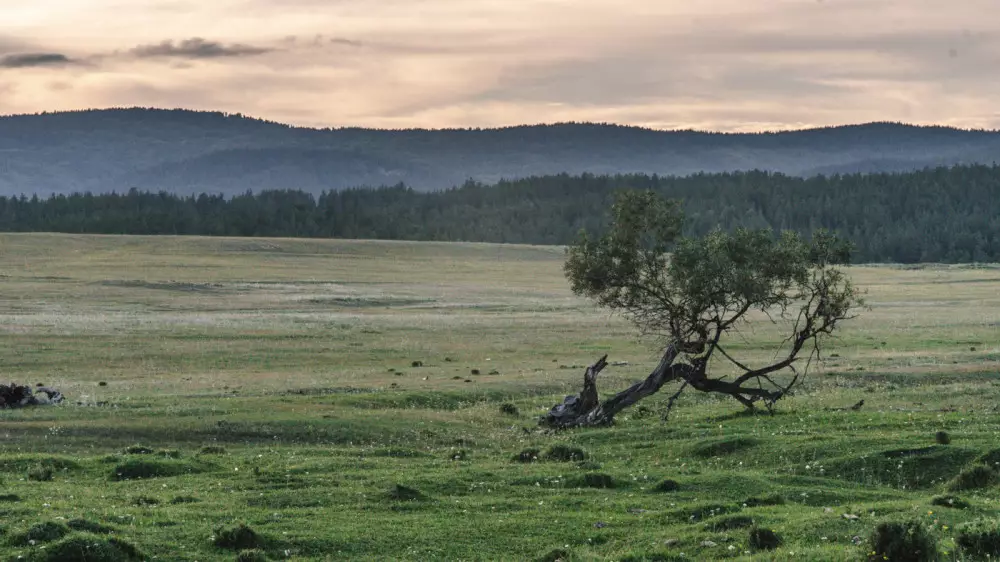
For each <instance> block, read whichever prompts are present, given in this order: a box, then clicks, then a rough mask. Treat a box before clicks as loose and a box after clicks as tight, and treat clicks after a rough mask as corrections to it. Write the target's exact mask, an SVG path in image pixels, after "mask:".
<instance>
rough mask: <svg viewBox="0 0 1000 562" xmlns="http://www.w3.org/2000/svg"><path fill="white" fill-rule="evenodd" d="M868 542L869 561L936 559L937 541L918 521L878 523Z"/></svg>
mask: <svg viewBox="0 0 1000 562" xmlns="http://www.w3.org/2000/svg"><path fill="white" fill-rule="evenodd" d="M868 542H869V556H868V560H870V561H871V562H876V561H884V560H892V561H893V562H933V561H935V560H937V559H938V553H937V541H936V540H935V539H934V537H933V536H932V535H931V534H930V533H928V532H927V529H925V528H924V526H923V524H922V523H921V522H920V521H908V522H905V523H899V522H885V523H879V525H878V526H877V527H875V531H874V532H873V533H872V535H871V537H870V538H869V541H868Z"/></svg>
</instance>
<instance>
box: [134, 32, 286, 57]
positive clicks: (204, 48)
mask: <svg viewBox="0 0 1000 562" xmlns="http://www.w3.org/2000/svg"><path fill="white" fill-rule="evenodd" d="M273 50H274V49H272V48H267V47H255V46H252V45H244V44H242V43H233V44H230V45H225V44H223V43H219V42H216V41H208V40H205V39H202V38H201V37H194V38H192V39H184V40H182V41H178V42H176V43H175V42H173V41H163V42H162V43H158V44H155V45H139V46H138V47H135V48H133V49H131V50H129V54H131V55H132V56H134V57H138V58H183V59H215V58H225V57H246V56H253V55H262V54H264V53H268V52H271V51H273Z"/></svg>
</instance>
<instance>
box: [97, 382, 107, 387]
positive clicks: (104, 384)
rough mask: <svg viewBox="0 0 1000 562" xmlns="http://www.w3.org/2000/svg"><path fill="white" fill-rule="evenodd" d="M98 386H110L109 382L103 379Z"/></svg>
mask: <svg viewBox="0 0 1000 562" xmlns="http://www.w3.org/2000/svg"><path fill="white" fill-rule="evenodd" d="M97 386H108V383H106V382H104V381H101V382H99V383H97Z"/></svg>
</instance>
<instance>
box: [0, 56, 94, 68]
mask: <svg viewBox="0 0 1000 562" xmlns="http://www.w3.org/2000/svg"><path fill="white" fill-rule="evenodd" d="M75 62H76V61H74V60H72V59H70V58H69V57H67V56H66V55H64V54H62V53H16V54H12V55H5V56H3V57H0V68H33V67H47V66H65V65H69V64H75Z"/></svg>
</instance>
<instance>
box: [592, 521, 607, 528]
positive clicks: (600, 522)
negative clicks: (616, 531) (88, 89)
mask: <svg viewBox="0 0 1000 562" xmlns="http://www.w3.org/2000/svg"><path fill="white" fill-rule="evenodd" d="M607 526H608V524H607V523H605V522H604V521H598V522H597V523H594V528H595V529H603V528H605V527H607Z"/></svg>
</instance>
